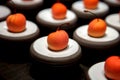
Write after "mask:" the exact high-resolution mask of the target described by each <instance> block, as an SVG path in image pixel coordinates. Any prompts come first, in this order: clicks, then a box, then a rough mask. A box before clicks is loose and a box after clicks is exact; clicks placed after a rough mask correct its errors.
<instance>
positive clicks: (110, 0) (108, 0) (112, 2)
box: [104, 0, 120, 7]
mask: <svg viewBox="0 0 120 80" xmlns="http://www.w3.org/2000/svg"><path fill="white" fill-rule="evenodd" d="M104 1H105V2H106V3H107V4H109V5H111V6H118V7H120V1H119V2H118V1H117V0H104Z"/></svg>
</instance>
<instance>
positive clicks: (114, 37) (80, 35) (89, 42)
mask: <svg viewBox="0 0 120 80" xmlns="http://www.w3.org/2000/svg"><path fill="white" fill-rule="evenodd" d="M87 29H88V25H83V26H80V27H79V28H77V29H76V30H75V32H74V35H73V37H74V39H75V40H77V41H78V43H80V44H82V45H84V46H87V47H91V48H92V47H93V48H105V46H110V45H114V44H115V43H117V42H118V41H119V37H120V35H119V32H118V31H116V30H115V29H113V28H111V27H107V30H106V32H105V36H103V37H100V38H94V37H91V36H89V35H88V32H87Z"/></svg>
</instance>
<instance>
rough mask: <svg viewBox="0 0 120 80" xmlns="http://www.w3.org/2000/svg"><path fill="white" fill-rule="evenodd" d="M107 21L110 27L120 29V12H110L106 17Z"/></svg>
mask: <svg viewBox="0 0 120 80" xmlns="http://www.w3.org/2000/svg"><path fill="white" fill-rule="evenodd" d="M105 21H106V23H107V24H108V25H109V26H110V27H113V28H115V29H116V30H118V31H120V14H118V13H117V14H110V15H108V16H107V17H106V19H105Z"/></svg>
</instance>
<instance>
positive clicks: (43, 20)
mask: <svg viewBox="0 0 120 80" xmlns="http://www.w3.org/2000/svg"><path fill="white" fill-rule="evenodd" d="M37 21H38V22H39V23H40V24H43V25H46V26H48V27H49V28H53V29H56V28H57V27H58V26H59V25H61V24H64V23H70V24H69V25H68V26H64V27H62V28H65V29H69V28H71V26H70V25H73V24H75V23H76V21H77V16H76V14H75V13H74V12H72V11H70V10H67V14H66V18H65V19H62V20H56V19H54V18H53V16H52V12H51V9H50V8H48V9H44V10H42V11H40V12H39V13H38V15H37Z"/></svg>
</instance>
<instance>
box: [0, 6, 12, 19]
mask: <svg viewBox="0 0 120 80" xmlns="http://www.w3.org/2000/svg"><path fill="white" fill-rule="evenodd" d="M10 14H11V10H10V9H9V8H8V7H6V6H2V5H0V20H2V19H5V18H6V17H7V16H8V15H10Z"/></svg>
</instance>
